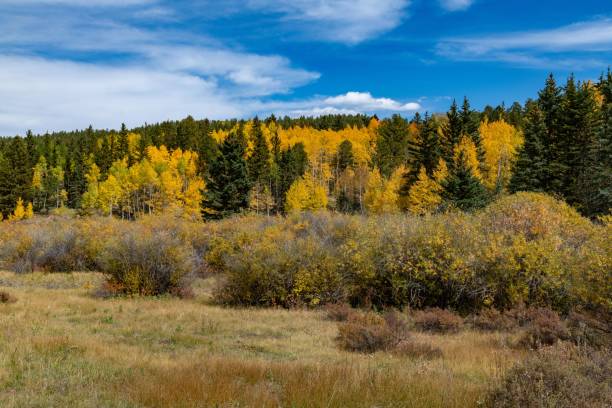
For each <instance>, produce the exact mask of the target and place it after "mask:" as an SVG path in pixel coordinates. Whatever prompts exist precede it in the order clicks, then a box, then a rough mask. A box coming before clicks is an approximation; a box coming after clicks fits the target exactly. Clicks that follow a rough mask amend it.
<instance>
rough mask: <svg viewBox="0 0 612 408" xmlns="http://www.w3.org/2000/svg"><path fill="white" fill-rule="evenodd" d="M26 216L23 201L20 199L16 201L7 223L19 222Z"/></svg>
mask: <svg viewBox="0 0 612 408" xmlns="http://www.w3.org/2000/svg"><path fill="white" fill-rule="evenodd" d="M25 216H26V209H25V207H24V206H23V200H22V199H21V197H19V198H18V199H17V203H16V204H15V209H14V210H13V214H11V215H10V216H9V221H19V220H23V219H24V218H25Z"/></svg>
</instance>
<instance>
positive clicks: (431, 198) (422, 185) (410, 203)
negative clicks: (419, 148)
mask: <svg viewBox="0 0 612 408" xmlns="http://www.w3.org/2000/svg"><path fill="white" fill-rule="evenodd" d="M442 163H444V161H442ZM444 165H446V163H444ZM441 192H442V186H441V185H440V184H439V183H438V182H437V181H436V180H432V179H431V178H429V176H428V175H427V172H426V171H425V167H423V166H421V169H420V170H419V175H418V178H417V181H416V182H415V183H414V184H413V185H412V187H410V191H409V192H408V196H407V197H406V202H405V207H406V209H407V210H408V211H410V212H411V213H412V214H415V215H426V214H431V213H433V212H434V211H435V210H436V209H437V208H438V207H439V206H440V204H441V203H442V197H441V196H440V193H441Z"/></svg>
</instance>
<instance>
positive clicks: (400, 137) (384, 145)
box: [374, 115, 410, 178]
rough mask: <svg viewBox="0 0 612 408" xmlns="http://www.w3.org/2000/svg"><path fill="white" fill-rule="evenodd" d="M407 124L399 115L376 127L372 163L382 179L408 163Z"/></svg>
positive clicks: (408, 141) (408, 142)
mask: <svg viewBox="0 0 612 408" xmlns="http://www.w3.org/2000/svg"><path fill="white" fill-rule="evenodd" d="M409 132H410V130H409V126H408V122H407V121H406V120H405V119H404V118H402V117H401V116H400V115H393V116H392V117H391V118H390V119H385V120H383V121H382V122H381V123H380V125H379V126H378V138H377V141H376V152H375V154H374V163H375V165H376V166H377V167H378V168H379V170H380V173H381V174H382V175H383V176H384V177H387V178H388V177H389V176H391V173H393V171H394V170H395V169H396V168H398V167H399V166H401V165H404V164H406V163H407V161H408V155H409V148H410V140H409V134H410V133H409Z"/></svg>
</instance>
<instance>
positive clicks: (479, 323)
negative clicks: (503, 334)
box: [466, 308, 519, 331]
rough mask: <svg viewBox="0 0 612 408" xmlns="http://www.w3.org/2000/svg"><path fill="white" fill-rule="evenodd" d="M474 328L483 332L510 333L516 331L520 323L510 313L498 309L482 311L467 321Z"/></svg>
mask: <svg viewBox="0 0 612 408" xmlns="http://www.w3.org/2000/svg"><path fill="white" fill-rule="evenodd" d="M466 320H467V321H468V322H469V323H470V324H471V325H472V327H473V328H475V329H477V330H482V331H509V330H512V329H515V328H516V327H517V326H518V324H519V322H518V321H517V320H516V318H514V317H513V316H512V315H511V314H510V313H504V312H500V311H499V310H497V309H492V308H488V309H482V310H481V311H480V312H479V313H478V314H475V315H471V316H470V317H468V318H467V319H466Z"/></svg>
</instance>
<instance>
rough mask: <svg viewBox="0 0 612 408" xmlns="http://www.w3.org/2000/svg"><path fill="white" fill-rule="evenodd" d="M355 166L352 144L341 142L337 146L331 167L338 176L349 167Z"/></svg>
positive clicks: (347, 141) (348, 141) (345, 141)
mask: <svg viewBox="0 0 612 408" xmlns="http://www.w3.org/2000/svg"><path fill="white" fill-rule="evenodd" d="M354 164H355V155H354V154H353V144H352V143H351V141H350V140H343V141H342V143H340V145H339V146H338V152H337V153H336V155H335V157H334V159H333V162H332V165H333V166H334V169H335V170H336V174H340V173H341V172H343V171H344V170H346V169H347V168H349V167H353V165H354Z"/></svg>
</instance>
